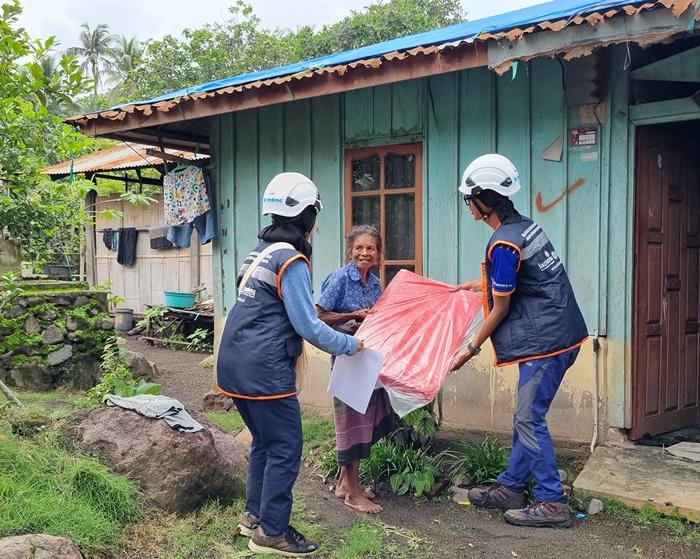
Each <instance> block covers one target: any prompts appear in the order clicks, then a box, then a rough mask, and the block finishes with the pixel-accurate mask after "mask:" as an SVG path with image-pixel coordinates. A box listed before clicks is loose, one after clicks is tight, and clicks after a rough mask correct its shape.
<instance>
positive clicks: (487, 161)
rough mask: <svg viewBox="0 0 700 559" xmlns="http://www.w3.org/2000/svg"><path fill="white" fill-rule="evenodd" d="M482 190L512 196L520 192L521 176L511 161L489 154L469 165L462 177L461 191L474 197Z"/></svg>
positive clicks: (495, 154)
mask: <svg viewBox="0 0 700 559" xmlns="http://www.w3.org/2000/svg"><path fill="white" fill-rule="evenodd" d="M482 190H493V191H494V192H498V194H502V195H503V196H512V195H513V194H515V193H516V192H517V191H518V190H520V175H519V173H518V170H517V169H516V168H515V165H513V163H512V162H511V161H510V159H508V158H507V157H503V156H502V155H499V154H497V153H489V154H487V155H482V156H481V157H477V158H476V159H475V160H474V161H472V162H471V163H470V164H469V166H468V167H467V168H466V169H465V170H464V174H463V175H462V184H460V186H459V191H460V192H462V193H463V194H466V195H468V196H473V195H476V194H479V192H481V191H482Z"/></svg>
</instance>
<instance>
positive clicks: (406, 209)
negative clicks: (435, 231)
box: [384, 194, 416, 260]
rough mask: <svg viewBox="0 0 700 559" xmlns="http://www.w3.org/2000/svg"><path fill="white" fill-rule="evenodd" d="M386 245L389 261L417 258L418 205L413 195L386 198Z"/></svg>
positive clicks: (394, 195) (397, 195)
mask: <svg viewBox="0 0 700 559" xmlns="http://www.w3.org/2000/svg"><path fill="white" fill-rule="evenodd" d="M385 203H386V216H385V221H386V229H385V232H384V236H385V237H386V238H385V239H384V245H385V246H386V251H385V254H386V259H387V260H413V259H414V258H415V257H416V221H415V219H416V204H415V196H414V195H413V194H393V195H391V196H389V195H387V196H386V200H385Z"/></svg>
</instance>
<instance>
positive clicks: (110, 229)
mask: <svg viewBox="0 0 700 559" xmlns="http://www.w3.org/2000/svg"><path fill="white" fill-rule="evenodd" d="M122 229H136V231H138V232H139V233H148V232H149V231H150V230H151V229H153V227H151V229H149V228H145V229H142V228H135V227H116V228H115V227H105V228H104V229H98V230H97V232H98V233H104V232H105V231H114V232H115V233H118V232H119V231H121V230H122Z"/></svg>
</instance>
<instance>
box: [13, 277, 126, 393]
mask: <svg viewBox="0 0 700 559" xmlns="http://www.w3.org/2000/svg"><path fill="white" fill-rule="evenodd" d="M22 288H23V289H24V291H23V292H22V293H20V294H19V295H17V296H16V297H15V298H13V299H12V300H11V301H10V302H9V304H6V305H5V306H4V308H3V309H2V310H0V380H3V381H4V382H5V384H7V385H9V386H16V387H18V388H22V389H26V390H38V391H44V390H52V389H54V388H56V387H65V388H71V389H80V390H86V389H88V388H91V387H92V386H94V385H95V384H97V382H98V381H99V379H100V377H101V375H102V371H101V369H100V361H101V357H102V351H103V350H104V346H105V342H106V341H107V339H108V338H109V337H111V336H113V335H114V320H113V319H112V318H111V317H110V316H109V312H108V306H107V294H106V293H105V292H102V291H92V290H89V289H88V286H87V284H86V283H80V282H68V281H50V280H35V281H25V282H22Z"/></svg>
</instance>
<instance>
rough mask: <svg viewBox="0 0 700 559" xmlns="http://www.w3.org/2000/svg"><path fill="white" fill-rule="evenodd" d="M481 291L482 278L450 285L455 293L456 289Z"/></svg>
mask: <svg viewBox="0 0 700 559" xmlns="http://www.w3.org/2000/svg"><path fill="white" fill-rule="evenodd" d="M461 290H464V291H481V280H470V281H465V282H462V283H458V284H457V285H455V286H454V287H450V291H451V292H452V293H454V292H455V291H461Z"/></svg>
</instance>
